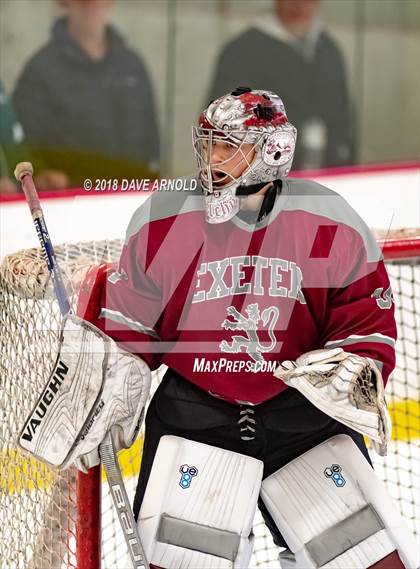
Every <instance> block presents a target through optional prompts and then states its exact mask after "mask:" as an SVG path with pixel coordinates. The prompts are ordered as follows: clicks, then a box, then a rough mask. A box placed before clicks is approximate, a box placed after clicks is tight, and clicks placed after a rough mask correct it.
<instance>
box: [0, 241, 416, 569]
mask: <svg viewBox="0 0 420 569" xmlns="http://www.w3.org/2000/svg"><path fill="white" fill-rule="evenodd" d="M378 237H379V238H380V237H381V236H380V235H379V236H378ZM381 246H382V247H383V250H384V255H385V257H386V259H387V266H388V271H389V274H390V278H391V282H392V286H393V290H394V296H395V299H396V307H397V312H396V314H397V321H398V328H399V340H398V346H397V367H396V369H395V372H394V373H393V376H392V379H391V380H390V382H389V385H388V387H387V397H388V402H389V405H390V410H391V415H392V419H393V423H394V433H393V440H392V442H391V444H390V449H389V454H388V457H387V458H386V459H377V460H376V459H375V460H376V463H375V468H376V470H377V472H378V474H379V475H380V476H381V478H383V480H384V481H385V482H386V484H387V486H388V489H389V492H390V494H391V495H392V496H393V498H394V499H395V500H396V501H397V502H398V505H399V508H400V510H401V512H402V514H403V516H404V517H405V519H406V521H407V524H408V525H409V526H410V527H411V529H412V530H413V531H414V532H415V533H416V534H417V537H419V533H420V532H419V526H418V523H419V522H418V518H419V495H420V482H419V466H420V441H419V437H420V425H419V403H418V401H419V383H418V382H419V375H420V373H419V372H420V364H419V351H418V350H419V347H418V346H419V337H418V335H419V330H420V298H419V295H420V230H415V231H412V232H408V233H407V232H405V233H403V234H399V235H393V236H392V238H391V239H390V238H389V236H388V237H387V239H386V241H384V242H382V243H381ZM121 247H122V242H121V241H107V242H105V241H102V242H89V243H81V244H76V245H69V244H66V245H62V246H59V247H57V248H56V255H57V259H58V261H59V263H60V266H61V267H62V269H63V270H64V272H65V273H66V274H67V275H68V276H70V275H71V274H72V273H74V271H75V270H78V267H79V266H80V265H83V264H85V263H88V264H93V263H95V264H96V263H101V262H108V261H114V260H116V259H117V258H118V256H119V253H120V250H121ZM74 301H75V299H74V298H73V302H74ZM60 323H61V316H60V312H59V308H58V304H57V302H56V300H55V298H54V295H53V292H52V287H51V286H50V284H49V279H48V273H47V270H46V266H45V263H44V261H43V259H42V256H41V253H40V251H39V250H37V249H30V250H26V251H20V252H18V253H16V254H14V255H9V256H7V257H5V259H4V260H3V262H2V265H1V267H0V325H1V333H0V345H1V354H0V414H1V421H0V528H1V530H0V531H1V540H0V569H64V568H66V569H67V568H75V569H76V568H77V569H96V568H97V567H99V563H100V561H99V558H98V556H97V554H98V551H100V552H101V553H100V557H102V565H101V566H102V569H126V568H128V567H130V561H129V559H128V557H127V554H126V549H125V543H124V539H123V535H122V532H121V529H120V527H119V524H118V520H117V518H116V516H115V513H114V511H113V507H112V505H111V500H110V496H109V492H108V489H107V485H106V484H105V483H104V478H103V475H102V474H101V472H100V471H99V469H96V472H94V473H91V475H88V476H85V475H80V474H77V473H76V471H74V470H69V471H65V472H57V471H55V470H52V469H49V468H48V467H47V466H45V465H43V464H41V463H39V462H37V461H36V460H34V459H32V458H29V457H28V456H27V455H25V454H23V453H22V452H21V451H20V450H19V449H18V448H17V446H16V439H17V435H18V432H19V430H20V428H21V427H22V425H23V423H24V420H25V419H26V417H27V415H28V413H29V411H30V410H31V408H32V407H33V405H34V404H35V402H36V399H37V394H38V393H39V392H40V391H41V389H42V388H43V387H44V385H45V383H46V381H47V378H48V375H49V373H50V371H51V369H52V366H53V363H54V352H55V350H56V347H57V344H58V335H59V330H60ZM161 373H162V372H161ZM158 381H159V372H155V377H154V384H155V385H156V384H157V383H158ZM141 441H142V434H140V437H139V439H138V440H137V442H136V443H135V445H134V446H133V447H132V448H131V449H130V450H129V451H123V452H122V453H120V463H121V465H122V469H123V475H124V479H125V482H126V485H127V489H128V492H129V495H131V497H132V496H133V495H134V491H135V485H136V480H137V476H138V472H139V468H140V456H141ZM101 488H102V489H103V493H102V497H100V490H101ZM100 509H101V510H102V513H100ZM100 523H101V524H102V530H101V529H100ZM254 532H255V534H256V547H255V552H254V556H253V561H252V567H278V552H277V550H276V548H275V546H274V545H273V543H272V541H271V538H270V537H269V535H268V532H267V530H266V529H265V526H264V525H263V523H262V521H261V518H259V517H257V518H256V521H255V524H254ZM99 536H101V537H99Z"/></svg>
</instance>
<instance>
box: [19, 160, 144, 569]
mask: <svg viewBox="0 0 420 569" xmlns="http://www.w3.org/2000/svg"><path fill="white" fill-rule="evenodd" d="M33 172H34V170H33V167H32V164H31V163H30V162H20V163H19V164H17V166H16V168H15V177H16V179H17V180H18V181H19V182H20V183H21V185H22V190H23V192H24V194H25V198H26V201H27V203H28V206H29V209H30V211H31V215H32V219H33V222H34V225H35V229H36V232H37V235H38V239H39V242H40V245H41V249H42V253H43V256H44V259H45V261H46V263H47V267H48V272H49V274H50V276H51V279H52V282H53V287H54V293H55V295H56V297H57V301H58V304H59V307H60V312H61V314H62V316H65V315H66V314H68V313H69V312H72V310H71V306H70V301H69V298H68V295H67V291H66V289H65V286H64V283H63V278H62V276H61V271H60V267H59V265H58V263H57V261H56V258H55V253H54V247H53V245H52V242H51V239H50V236H49V233H48V230H47V225H46V223H45V219H44V214H43V211H42V208H41V202H40V200H39V197H38V192H37V190H36V187H35V184H34V181H33V178H32V176H33ZM99 454H100V456H101V458H102V460H103V464H104V468H105V472H106V476H107V480H108V484H109V487H110V490H111V494H112V499H113V501H114V505H115V508H116V510H117V513H118V519H119V521H120V524H121V528H122V530H123V533H124V538H125V541H126V545H127V549H128V552H129V555H130V558H131V562H132V564H133V568H134V569H149V563H148V561H147V559H146V556H145V554H144V550H143V546H142V543H141V540H140V536H139V532H138V528H137V524H136V521H135V519H134V515H133V511H132V509H131V507H130V502H129V499H128V495H127V490H126V488H125V486H124V482H123V479H122V476H121V470H120V467H119V463H118V458H117V453H116V451H115V446H114V442H113V438H112V433H111V432H108V434H107V436H106V437H105V439H104V441H103V442H102V443H101V445H100V447H99ZM98 468H100V467H98Z"/></svg>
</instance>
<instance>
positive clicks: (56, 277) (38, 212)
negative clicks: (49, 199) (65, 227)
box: [21, 174, 71, 316]
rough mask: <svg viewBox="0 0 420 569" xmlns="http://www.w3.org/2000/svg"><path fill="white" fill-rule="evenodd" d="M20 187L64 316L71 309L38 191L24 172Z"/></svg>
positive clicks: (28, 175) (29, 176) (30, 177)
mask: <svg viewBox="0 0 420 569" xmlns="http://www.w3.org/2000/svg"><path fill="white" fill-rule="evenodd" d="M21 183H22V189H23V192H24V194H25V197H26V201H27V202H28V206H29V209H30V210H31V214H32V219H33V221H34V225H35V229H36V232H37V235H38V239H39V243H40V245H41V249H42V253H43V255H44V259H45V261H46V263H47V267H48V272H49V273H50V276H51V279H52V282H53V287H54V292H55V295H56V297H57V301H58V305H59V307H60V312H61V314H62V315H63V316H64V315H65V314H67V313H68V312H70V311H71V308H70V302H69V298H68V295H67V291H66V289H65V286H64V283H63V278H62V276H61V271H60V267H59V266H58V263H57V261H56V258H55V253H54V247H53V244H52V243H51V239H50V236H49V233H48V229H47V224H46V223H45V219H44V214H43V211H42V208H41V203H40V201H39V197H38V192H37V191H36V188H35V184H34V182H33V179H32V176H31V175H30V174H25V175H24V176H23V177H22V178H21Z"/></svg>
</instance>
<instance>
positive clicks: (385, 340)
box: [324, 333, 395, 348]
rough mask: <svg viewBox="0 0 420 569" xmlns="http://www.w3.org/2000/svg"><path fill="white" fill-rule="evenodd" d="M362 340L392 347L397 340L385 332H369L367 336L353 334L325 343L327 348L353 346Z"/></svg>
mask: <svg viewBox="0 0 420 569" xmlns="http://www.w3.org/2000/svg"><path fill="white" fill-rule="evenodd" d="M360 342H374V343H375V344H387V345H388V346H391V348H394V347H395V340H394V339H393V338H391V337H390V336H384V335H383V334H379V333H377V334H368V335H366V336H358V335H356V334H355V335H353V336H349V337H348V338H343V339H342V340H331V342H327V343H326V344H325V346H324V347H325V348H339V347H340V348H341V347H342V346H351V345H352V344H359V343H360Z"/></svg>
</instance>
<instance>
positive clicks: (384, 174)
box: [0, 163, 420, 258]
mask: <svg viewBox="0 0 420 569" xmlns="http://www.w3.org/2000/svg"><path fill="white" fill-rule="evenodd" d="M293 176H295V177H305V178H310V179H314V180H316V181H318V182H319V183H321V184H323V185H325V186H327V187H329V188H331V189H332V190H334V191H336V192H338V193H339V194H341V195H342V196H343V197H344V198H345V199H346V200H347V201H348V202H349V203H350V204H351V205H352V206H353V207H354V209H355V210H356V211H357V212H358V213H359V214H360V215H361V216H362V217H363V219H364V220H365V221H366V222H367V224H368V225H369V226H370V227H372V228H381V229H399V228H402V227H420V163H414V164H413V163H411V164H399V165H393V166H389V165H387V166H383V167H369V168H366V167H362V168H360V167H359V168H358V167H355V168H350V169H331V170H323V171H318V172H304V173H296V174H294V175H293ZM293 176H292V177H293ZM148 194H149V192H148V191H144V190H143V189H140V190H138V191H125V192H121V191H117V192H115V191H113V190H112V189H111V190H110V191H107V190H105V191H96V190H95V189H94V188H93V189H91V190H90V191H85V190H83V189H75V190H68V191H66V192H55V193H54V192H49V193H45V194H42V195H41V198H42V204H43V209H44V214H45V218H46V222H47V226H48V229H49V232H50V235H51V239H52V241H53V243H55V244H59V243H64V242H68V243H75V242H79V241H90V240H100V239H115V238H121V237H124V235H125V230H126V227H127V225H128V222H129V220H130V218H131V215H132V214H133V212H134V211H135V210H136V209H137V207H139V206H140V205H141V203H142V202H143V201H144V200H145V199H146V198H147V196H148ZM0 202H1V203H0V258H3V256H4V255H5V254H7V253H12V252H14V251H17V250H19V249H23V248H29V247H37V246H38V241H37V237H36V234H35V230H34V228H33V225H32V222H31V218H30V214H29V210H28V207H27V205H26V202H25V200H24V198H23V195H21V194H20V195H13V196H0Z"/></svg>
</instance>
